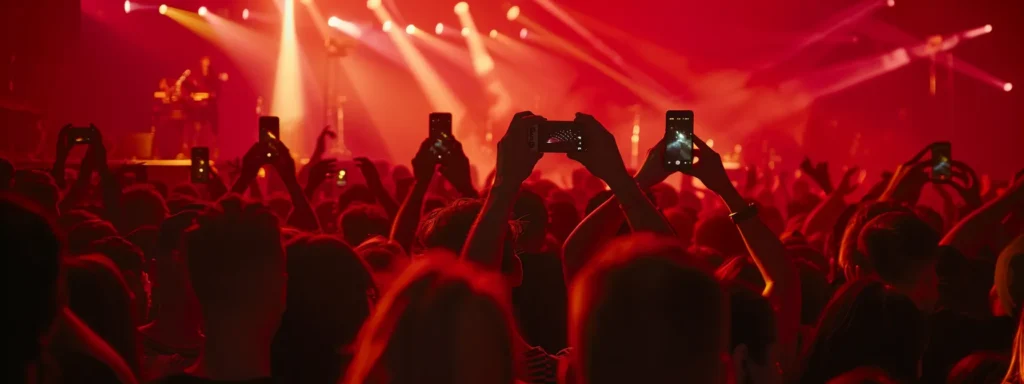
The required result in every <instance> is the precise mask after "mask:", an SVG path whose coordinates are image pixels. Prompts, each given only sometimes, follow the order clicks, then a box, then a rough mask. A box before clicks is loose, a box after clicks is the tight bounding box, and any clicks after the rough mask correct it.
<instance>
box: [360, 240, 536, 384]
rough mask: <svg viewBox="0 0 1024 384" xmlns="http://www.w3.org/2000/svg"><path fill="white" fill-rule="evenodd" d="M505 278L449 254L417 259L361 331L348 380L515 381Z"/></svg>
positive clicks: (397, 381) (394, 381)
mask: <svg viewBox="0 0 1024 384" xmlns="http://www.w3.org/2000/svg"><path fill="white" fill-rule="evenodd" d="M437 252H442V253H447V252H446V251H437ZM500 280H501V279H500V278H499V277H498V276H496V275H494V274H492V273H488V272H484V271H480V270H477V269H476V268H475V266H474V265H473V264H471V263H463V262H458V261H456V260H455V258H454V255H451V254H447V255H430V256H429V257H425V258H421V259H419V261H417V262H415V263H413V264H412V265H411V266H410V267H409V268H408V269H407V270H406V272H405V273H403V274H402V276H401V277H400V278H399V280H398V281H396V282H395V286H394V287H392V289H391V290H389V291H388V293H387V294H386V295H385V296H384V298H383V299H382V300H381V301H380V304H379V306H378V307H377V309H376V310H375V311H374V315H373V317H372V318H370V320H369V321H368V322H367V323H366V325H365V326H364V327H363V329H362V330H361V331H360V333H359V336H358V338H357V342H356V345H355V351H356V356H355V359H354V360H353V362H352V365H351V367H350V369H349V370H348V372H347V374H346V377H345V380H344V382H345V383H364V382H375V381H377V380H376V379H377V378H385V377H386V378H387V380H386V381H388V382H391V383H413V382H438V383H511V382H512V381H513V380H514V376H515V373H514V372H515V367H516V363H517V356H516V354H515V353H514V351H513V341H512V340H513V339H512V337H513V325H512V315H511V308H510V305H509V303H508V292H507V290H506V289H505V287H504V285H503V284H501V283H499V281H500Z"/></svg>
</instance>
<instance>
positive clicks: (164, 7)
mask: <svg viewBox="0 0 1024 384" xmlns="http://www.w3.org/2000/svg"><path fill="white" fill-rule="evenodd" d="M157 10H158V11H160V14H161V15H163V14H166V13H167V4H160V8H157Z"/></svg>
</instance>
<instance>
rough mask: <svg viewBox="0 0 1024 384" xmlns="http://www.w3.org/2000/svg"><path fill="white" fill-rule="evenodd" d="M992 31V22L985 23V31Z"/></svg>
mask: <svg viewBox="0 0 1024 384" xmlns="http://www.w3.org/2000/svg"><path fill="white" fill-rule="evenodd" d="M989 32H992V24H985V33H989Z"/></svg>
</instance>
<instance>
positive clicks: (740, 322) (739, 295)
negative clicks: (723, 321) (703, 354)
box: [729, 284, 778, 364]
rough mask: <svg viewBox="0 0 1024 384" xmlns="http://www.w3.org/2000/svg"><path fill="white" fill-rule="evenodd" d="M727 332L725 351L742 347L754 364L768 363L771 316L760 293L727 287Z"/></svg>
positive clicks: (772, 332)
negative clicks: (744, 346) (729, 326)
mask: <svg viewBox="0 0 1024 384" xmlns="http://www.w3.org/2000/svg"><path fill="white" fill-rule="evenodd" d="M729 305H730V307H731V311H730V313H729V319H731V322H732V323H731V331H730V332H729V335H730V337H729V340H730V345H729V350H730V351H733V350H735V349H736V347H739V346H740V345H746V346H747V351H749V353H748V355H749V356H750V359H751V360H753V361H754V362H756V363H758V364H765V362H767V361H768V348H769V347H770V346H771V345H772V344H775V342H776V341H778V339H777V335H776V332H775V312H774V310H773V309H772V305H771V303H769V302H768V299H765V298H764V297H763V296H761V293H760V292H757V291H754V290H752V289H750V288H748V287H744V286H742V285H739V284H730V286H729Z"/></svg>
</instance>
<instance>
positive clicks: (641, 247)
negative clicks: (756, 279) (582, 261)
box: [569, 233, 730, 383]
mask: <svg viewBox="0 0 1024 384" xmlns="http://www.w3.org/2000/svg"><path fill="white" fill-rule="evenodd" d="M569 298H570V304H569V345H570V346H572V347H573V348H574V350H575V354H574V356H573V357H574V359H575V360H576V363H577V364H576V367H578V370H579V373H578V374H579V377H580V378H581V379H582V381H583V382H587V383H624V382H667V381H678V380H684V379H686V380H691V381H692V382H697V383H711V382H718V381H719V379H720V378H721V377H720V376H721V374H722V373H723V371H724V366H723V362H722V358H721V357H722V355H723V354H724V353H726V347H727V343H728V332H729V328H728V324H729V321H730V320H729V312H728V311H729V303H728V296H727V295H726V294H725V292H724V290H723V289H722V287H721V285H720V284H719V282H718V281H717V280H715V278H714V277H713V276H712V275H711V274H710V273H709V272H708V269H707V268H705V267H704V266H701V265H699V264H698V263H697V262H696V260H694V259H693V258H692V257H690V255H688V254H687V253H686V251H685V250H684V249H683V247H682V245H681V244H680V243H679V241H678V240H676V239H671V238H663V237H657V236H655V235H652V234H649V233H638V234H633V235H630V236H625V237H621V238H617V239H615V240H612V241H611V242H610V243H609V244H608V245H607V246H606V247H605V248H604V250H603V251H601V252H600V253H599V254H598V255H597V257H595V258H594V260H592V261H591V262H590V263H589V264H587V265H586V266H585V267H583V269H582V270H581V271H580V273H579V276H578V277H577V278H576V281H575V282H574V283H573V284H572V286H571V288H570V294H569Z"/></svg>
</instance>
